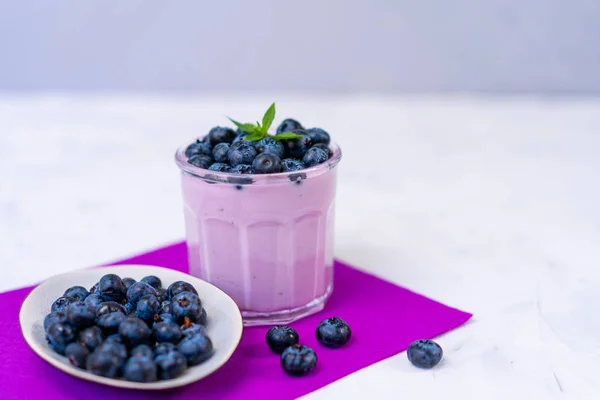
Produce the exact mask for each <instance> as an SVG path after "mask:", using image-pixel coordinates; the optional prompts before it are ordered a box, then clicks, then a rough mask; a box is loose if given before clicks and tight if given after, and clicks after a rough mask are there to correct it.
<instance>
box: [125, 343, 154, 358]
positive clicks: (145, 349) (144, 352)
mask: <svg viewBox="0 0 600 400" xmlns="http://www.w3.org/2000/svg"><path fill="white" fill-rule="evenodd" d="M131 357H148V358H154V352H153V351H152V348H151V347H150V346H148V345H147V344H140V345H139V346H135V347H134V348H133V350H131Z"/></svg>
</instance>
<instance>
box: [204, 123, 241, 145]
mask: <svg viewBox="0 0 600 400" xmlns="http://www.w3.org/2000/svg"><path fill="white" fill-rule="evenodd" d="M235 136H236V135H235V132H234V131H233V129H231V128H223V127H220V126H215V127H214V128H212V129H211V130H210V132H208V141H209V142H210V144H211V145H213V146H216V145H218V144H219V143H231V142H233V139H235Z"/></svg>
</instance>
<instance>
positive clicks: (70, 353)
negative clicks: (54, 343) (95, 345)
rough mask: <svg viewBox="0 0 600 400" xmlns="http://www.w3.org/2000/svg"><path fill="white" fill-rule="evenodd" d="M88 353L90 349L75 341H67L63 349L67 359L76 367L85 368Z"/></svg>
mask: <svg viewBox="0 0 600 400" xmlns="http://www.w3.org/2000/svg"><path fill="white" fill-rule="evenodd" d="M89 354H90V351H89V350H88V349H87V347H85V346H84V345H82V344H81V343H77V342H73V343H69V345H68V346H67V348H66V349H65V356H67V359H68V360H69V362H70V363H71V365H73V366H74V367H77V368H82V369H85V364H86V361H87V357H88V355H89Z"/></svg>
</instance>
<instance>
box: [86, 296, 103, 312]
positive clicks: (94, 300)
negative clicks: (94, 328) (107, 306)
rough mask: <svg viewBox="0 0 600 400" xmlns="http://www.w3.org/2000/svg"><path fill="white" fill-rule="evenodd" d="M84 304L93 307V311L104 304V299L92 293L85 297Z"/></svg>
mask: <svg viewBox="0 0 600 400" xmlns="http://www.w3.org/2000/svg"><path fill="white" fill-rule="evenodd" d="M84 302H86V303H88V304H90V305H91V306H92V307H94V309H97V308H98V307H99V306H100V304H102V303H103V302H104V299H103V298H102V297H100V295H99V294H98V293H93V294H90V295H89V296H88V297H86V298H85V300H84Z"/></svg>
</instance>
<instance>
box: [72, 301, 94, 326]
mask: <svg viewBox="0 0 600 400" xmlns="http://www.w3.org/2000/svg"><path fill="white" fill-rule="evenodd" d="M66 314H67V321H69V324H71V326H73V327H75V328H85V327H87V326H91V325H93V324H94V320H95V319H96V310H95V309H94V306H92V305H91V304H90V303H86V302H85V301H76V302H74V303H71V304H69V306H68V307H67V311H66Z"/></svg>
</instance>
